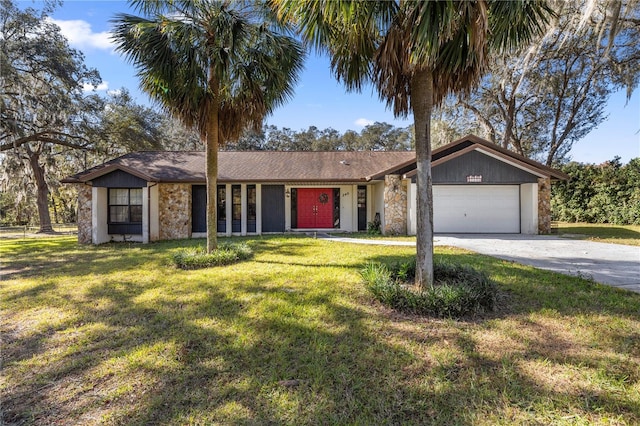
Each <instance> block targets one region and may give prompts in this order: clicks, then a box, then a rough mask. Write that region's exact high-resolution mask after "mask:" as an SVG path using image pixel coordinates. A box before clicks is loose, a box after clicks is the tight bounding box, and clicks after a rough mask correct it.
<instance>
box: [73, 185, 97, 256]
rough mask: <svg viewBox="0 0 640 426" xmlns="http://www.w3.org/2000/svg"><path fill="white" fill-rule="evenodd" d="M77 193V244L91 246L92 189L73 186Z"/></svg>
mask: <svg viewBox="0 0 640 426" xmlns="http://www.w3.org/2000/svg"><path fill="white" fill-rule="evenodd" d="M74 187H75V188H76V190H77V191H78V216H77V219H76V220H77V222H78V242H79V243H80V244H91V194H92V189H93V188H92V187H90V186H89V185H84V184H82V183H80V184H76V185H74Z"/></svg>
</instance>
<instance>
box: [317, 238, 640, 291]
mask: <svg viewBox="0 0 640 426" xmlns="http://www.w3.org/2000/svg"><path fill="white" fill-rule="evenodd" d="M318 237H320V238H327V239H328V240H330V241H340V242H349V243H356V244H383V245H396V246H415V243H414V242H410V241H392V240H369V239H359V238H342V237H334V236H329V235H320V234H319V235H318ZM434 244H435V245H439V246H453V247H460V248H464V249H467V250H471V251H474V252H476V253H481V254H486V255H489V256H493V257H497V258H500V259H505V260H510V261H513V262H518V263H521V264H523V265H531V266H534V267H536V268H540V269H547V270H550V271H555V272H559V273H562V274H567V275H579V276H582V277H585V278H593V280H594V281H596V282H599V283H602V284H608V285H611V286H614V287H619V288H623V289H627V290H631V291H635V292H638V293H640V247H638V246H627V245H620V244H606V243H598V242H594V241H586V240H572V239H568V238H561V237H558V236H551V235H521V234H464V235H462V234H456V235H436V236H435V238H434Z"/></svg>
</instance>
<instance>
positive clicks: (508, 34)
mask: <svg viewBox="0 0 640 426" xmlns="http://www.w3.org/2000/svg"><path fill="white" fill-rule="evenodd" d="M271 1H272V4H273V6H274V9H275V10H276V12H277V14H278V16H279V18H280V19H281V20H283V21H284V22H292V23H295V24H296V25H297V27H298V31H299V33H300V34H301V36H302V37H303V39H304V40H305V41H306V42H308V43H310V44H311V45H313V46H314V47H315V48H316V49H318V50H320V51H322V52H326V53H328V54H329V56H330V58H331V68H332V70H333V72H334V73H335V75H336V77H337V79H338V80H339V81H343V82H344V84H345V85H346V87H347V89H349V90H357V91H359V90H360V89H361V88H362V86H363V85H364V84H366V83H373V84H374V86H375V87H376V88H377V90H378V94H379V96H380V98H381V99H383V100H385V101H386V103H387V106H389V107H390V108H392V109H393V112H394V114H395V115H396V116H407V115H408V113H409V112H411V113H413V119H414V126H415V139H416V159H417V169H418V173H417V178H418V209H417V218H418V224H417V225H418V226H417V262H416V263H417V265H416V284H417V285H418V286H420V287H424V286H427V285H428V286H431V285H433V201H432V188H431V182H432V179H431V138H430V123H431V113H432V109H433V107H434V105H438V104H439V103H440V102H441V101H442V100H443V99H444V98H445V97H446V96H447V95H449V94H452V93H465V92H468V91H470V90H471V89H472V88H473V87H474V86H475V85H476V84H477V83H478V82H479V80H480V78H481V76H482V74H483V72H484V71H485V69H486V67H487V62H488V59H489V56H490V54H492V53H494V52H496V51H500V50H503V49H511V48H514V47H517V46H521V45H525V44H528V43H529V42H530V41H531V39H532V38H533V37H534V36H537V35H539V34H541V33H543V32H544V29H545V27H546V25H547V24H548V19H549V17H550V16H551V15H552V11H551V10H550V8H549V7H548V6H547V5H546V3H545V2H541V1H528V0H522V1H502V0H474V1H471V0H469V1H451V0H447V1H422V2H418V1H403V0H401V1H400V2H396V1H383V2H372V1H348V0H333V1H314V0H271Z"/></svg>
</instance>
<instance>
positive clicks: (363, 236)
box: [329, 232, 416, 242]
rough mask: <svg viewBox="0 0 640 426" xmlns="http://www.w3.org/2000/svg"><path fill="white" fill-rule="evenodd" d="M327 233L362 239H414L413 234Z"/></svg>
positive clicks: (334, 235)
mask: <svg viewBox="0 0 640 426" xmlns="http://www.w3.org/2000/svg"><path fill="white" fill-rule="evenodd" d="M329 235H331V236H333V237H337V238H358V239H362V240H388V241H409V242H415V241H416V237H415V235H381V234H368V233H366V232H335V233H330V234H329Z"/></svg>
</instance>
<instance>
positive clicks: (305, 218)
mask: <svg viewBox="0 0 640 426" xmlns="http://www.w3.org/2000/svg"><path fill="white" fill-rule="evenodd" d="M298 228H333V189H330V188H321V189H316V188H299V189H298Z"/></svg>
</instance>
